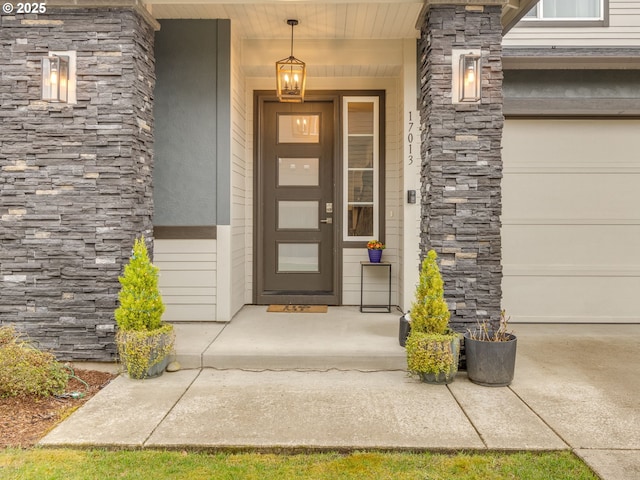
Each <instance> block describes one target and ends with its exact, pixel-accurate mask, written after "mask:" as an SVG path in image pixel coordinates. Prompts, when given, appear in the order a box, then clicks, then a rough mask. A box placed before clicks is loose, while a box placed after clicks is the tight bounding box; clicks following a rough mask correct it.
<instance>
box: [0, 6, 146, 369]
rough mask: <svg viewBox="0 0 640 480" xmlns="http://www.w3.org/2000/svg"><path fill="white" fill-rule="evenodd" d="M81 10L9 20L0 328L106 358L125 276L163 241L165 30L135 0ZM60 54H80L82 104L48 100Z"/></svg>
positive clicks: (2, 136) (69, 355)
mask: <svg viewBox="0 0 640 480" xmlns="http://www.w3.org/2000/svg"><path fill="white" fill-rule="evenodd" d="M83 3H91V4H92V6H95V5H96V2H83V1H82V0H73V1H67V2H65V1H56V0H52V1H50V2H49V1H48V2H47V5H46V9H47V10H46V12H43V13H38V14H29V15H21V14H12V15H6V14H5V15H2V16H0V22H1V27H0V45H2V49H1V52H0V72H2V74H1V75H0V324H14V325H15V326H16V327H17V328H18V330H19V331H21V332H23V333H25V334H27V335H28V336H29V337H31V338H32V339H33V340H36V341H37V343H38V344H39V345H40V346H41V347H42V348H45V349H50V350H53V351H54V352H55V353H56V354H57V355H58V356H59V357H60V358H63V359H72V360H99V361H106V360H113V358H114V354H115V347H114V343H113V336H114V331H115V328H114V325H115V324H114V317H113V311H114V309H115V308H116V305H117V294H118V291H119V288H120V285H119V283H118V276H119V275H121V274H122V270H123V266H124V264H125V263H126V262H127V261H128V258H129V256H130V254H131V248H132V246H133V240H134V238H135V237H137V236H140V235H142V234H145V235H146V236H147V237H148V238H149V239H150V240H152V235H153V227H152V222H151V217H152V211H153V201H152V185H151V182H152V167H153V150H152V148H153V112H152V104H153V88H154V85H155V66H154V56H153V41H154V29H155V27H157V24H156V23H155V21H153V19H151V18H150V17H149V16H148V13H146V12H145V11H143V10H142V9H141V8H140V7H139V6H138V5H137V3H138V2H137V1H136V0H130V1H127V0H119V1H118V2H114V6H113V8H109V2H108V1H105V2H102V3H101V4H100V5H101V7H100V8H83V7H82V5H83ZM116 3H117V5H116ZM56 5H57V6H56ZM60 5H62V7H60ZM65 5H70V6H69V7H68V8H67V7H66V6H65ZM50 51H71V52H75V56H76V60H77V62H76V66H77V71H76V79H77V82H76V83H77V85H76V97H77V100H76V102H75V103H49V102H44V101H41V100H40V78H41V66H40V62H41V58H42V57H43V56H47V55H48V52H50Z"/></svg>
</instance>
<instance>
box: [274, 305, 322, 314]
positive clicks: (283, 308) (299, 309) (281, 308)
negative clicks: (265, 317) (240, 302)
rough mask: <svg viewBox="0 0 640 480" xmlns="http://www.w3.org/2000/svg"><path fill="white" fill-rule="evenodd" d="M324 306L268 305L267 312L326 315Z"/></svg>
mask: <svg viewBox="0 0 640 480" xmlns="http://www.w3.org/2000/svg"><path fill="white" fill-rule="evenodd" d="M327 310H328V307H327V306H326V305H269V308H267V312H281V313H327Z"/></svg>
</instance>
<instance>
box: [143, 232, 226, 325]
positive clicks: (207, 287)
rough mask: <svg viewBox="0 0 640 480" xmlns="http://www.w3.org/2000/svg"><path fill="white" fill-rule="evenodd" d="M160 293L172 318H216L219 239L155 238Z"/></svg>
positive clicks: (176, 320)
mask: <svg viewBox="0 0 640 480" xmlns="http://www.w3.org/2000/svg"><path fill="white" fill-rule="evenodd" d="M153 250H154V264H155V265H156V266H157V267H158V268H160V280H159V286H160V293H161V294H162V299H163V301H164V303H165V306H166V310H165V313H164V316H163V319H164V320H165V321H168V322H190V321H198V320H199V321H214V320H216V318H215V316H216V314H215V312H216V267H217V252H216V241H215V240H155V242H154V248H153Z"/></svg>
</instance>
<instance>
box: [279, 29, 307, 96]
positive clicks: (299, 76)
mask: <svg viewBox="0 0 640 480" xmlns="http://www.w3.org/2000/svg"><path fill="white" fill-rule="evenodd" d="M287 24H289V25H291V54H290V55H289V56H288V57H287V58H283V59H282V60H279V61H277V62H276V86H277V91H278V99H279V100H280V101H281V102H291V103H302V102H304V88H305V84H306V81H307V67H306V65H305V63H304V62H303V61H302V60H298V59H297V58H296V57H294V56H293V27H295V26H296V25H298V20H292V19H289V20H287Z"/></svg>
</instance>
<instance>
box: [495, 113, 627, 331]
mask: <svg viewBox="0 0 640 480" xmlns="http://www.w3.org/2000/svg"><path fill="white" fill-rule="evenodd" d="M503 147H504V149H503V159H504V180H503V214H502V224H503V228H502V245H503V267H504V279H503V285H502V286H503V302H502V304H503V307H504V308H505V309H506V310H507V313H508V314H510V315H511V317H512V321H514V322H571V323H582V322H589V323H639V322H640V120H608V119H602V120H549V119H543V120H520V119H508V120H507V121H506V122H505V128H504V137H503Z"/></svg>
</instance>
